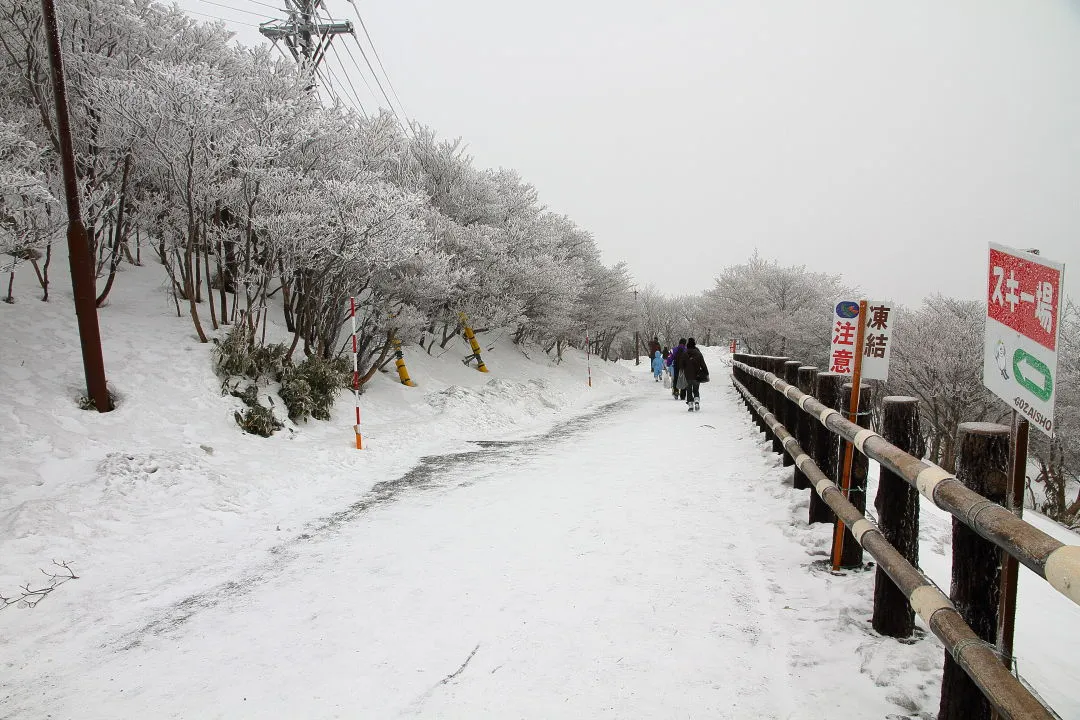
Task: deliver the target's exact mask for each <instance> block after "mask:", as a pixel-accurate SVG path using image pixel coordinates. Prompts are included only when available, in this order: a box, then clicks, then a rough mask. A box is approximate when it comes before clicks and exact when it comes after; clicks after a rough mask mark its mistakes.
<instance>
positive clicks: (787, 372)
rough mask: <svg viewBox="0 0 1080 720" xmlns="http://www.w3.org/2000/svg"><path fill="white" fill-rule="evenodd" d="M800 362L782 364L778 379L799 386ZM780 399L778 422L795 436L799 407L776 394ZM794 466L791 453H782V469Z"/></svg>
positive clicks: (784, 396)
mask: <svg viewBox="0 0 1080 720" xmlns="http://www.w3.org/2000/svg"><path fill="white" fill-rule="evenodd" d="M800 365H802V362H800V361H798V360H787V361H785V362H784V371H783V373H781V375H780V377H782V378H784V382H786V383H787V384H788V385H795V386H796V387H797V386H798V385H799V366H800ZM778 395H779V397H780V407H781V410H780V422H781V423H783V425H784V427H786V428H787V431H788V432H789V433H791V434H792V436H794V435H795V423H796V422H797V421H798V418H799V414H800V413H799V406H798V405H796V404H795V403H793V402H791V400H790V399H789V398H788V397H787V396H786V395H784V394H783V393H778ZM794 464H795V458H793V457H791V453H789V452H785V453H784V467H790V466H792V465H794Z"/></svg>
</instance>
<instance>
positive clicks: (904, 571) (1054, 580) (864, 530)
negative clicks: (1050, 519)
mask: <svg viewBox="0 0 1080 720" xmlns="http://www.w3.org/2000/svg"><path fill="white" fill-rule="evenodd" d="M733 359H734V362H733V365H732V371H733V381H734V384H735V387H736V389H738V391H739V392H740V393H741V394H742V396H743V398H744V400H745V402H746V404H747V406H748V407H749V408H750V410H751V411H752V412H753V414H754V416H755V418H754V419H755V421H756V422H757V423H758V425H759V427H762V429H763V430H764V431H765V432H766V435H767V436H768V437H769V439H771V440H772V442H773V447H774V449H775V450H776V451H777V452H782V453H784V454H785V455H786V456H787V457H788V458H789V460H790V463H789V464H793V465H795V467H796V476H795V482H796V483H798V482H799V477H800V475H801V476H802V477H804V478H805V479H806V481H808V483H809V485H810V486H811V487H812V488H813V489H814V494H812V496H811V497H812V499H813V498H814V497H817V498H819V499H820V501H821V502H822V503H823V504H824V505H825V506H827V508H828V509H830V510H831V511H832V512H835V513H836V517H838V518H839V519H840V520H841V521H842V522H843V523H844V524H845V526H846V527H847V528H849V529H850V533H851V540H852V542H853V543H856V544H858V545H859V546H861V547H862V548H864V549H865V550H866V551H867V552H869V553H870V554H871V555H872V556H873V557H874V558H875V560H877V562H878V565H879V568H880V569H881V570H882V571H884V573H885V574H886V575H887V576H888V577H889V578H890V579H891V580H892V582H893V583H895V586H896V588H897V589H898V591H899V592H900V593H902V594H903V595H904V597H906V599H907V601H908V603H909V604H910V606H911V607H912V608H913V609H914V611H915V612H916V613H918V614H919V616H920V617H921V618H923V620H924V621H925V622H926V624H927V626H928V627H929V628H930V629H931V631H932V632H934V634H935V635H936V636H937V637H938V638H939V639H941V641H942V643H943V644H944V645H945V647H946V650H947V653H948V654H947V666H948V664H949V662H948V659H949V658H951V659H952V660H953V661H955V663H956V664H957V666H958V667H959V669H961V670H963V673H964V674H966V677H967V678H970V682H971V683H974V686H975V687H976V688H977V690H978V691H979V692H980V693H981V695H982V696H983V697H985V699H986V701H987V702H989V704H990V705H992V706H993V708H994V709H995V710H996V711H997V713H998V716H999V717H1002V718H1049V717H1053V715H1052V714H1051V713H1050V712H1049V711H1048V710H1047V709H1046V708H1045V707H1044V706H1043V705H1042V704H1041V703H1040V702H1039V701H1038V700H1037V699H1035V697H1034V696H1033V695H1032V694H1031V692H1030V691H1028V690H1027V688H1025V687H1024V686H1023V684H1021V683H1020V682H1019V680H1017V679H1016V678H1015V677H1014V676H1013V675H1012V674H1011V673H1010V672H1009V670H1008V669H1007V667H1006V666H1005V664H1004V663H1003V662H1002V660H1001V658H1000V654H999V652H998V650H997V648H996V647H995V646H994V645H993V644H992V643H991V642H988V640H987V639H986V638H985V637H980V635H979V634H978V633H976V631H975V630H973V629H972V627H971V626H970V625H969V624H968V622H965V618H964V616H963V615H962V614H961V613H960V612H959V611H958V610H957V609H956V607H955V606H954V604H953V603H952V602H951V601H950V600H949V598H948V597H946V596H945V595H944V594H943V593H942V592H941V591H940V590H938V589H937V588H936V586H934V585H933V584H932V583H931V582H930V581H929V580H928V579H927V578H925V576H923V574H922V573H921V572H920V571H919V570H918V569H917V568H916V567H915V565H914V564H913V563H912V562H910V561H909V559H908V557H905V554H904V553H902V552H901V551H899V550H897V548H896V547H895V546H894V545H893V544H892V543H890V542H889V540H888V539H887V538H886V535H885V533H883V532H882V530H881V529H879V528H878V527H877V526H876V525H875V524H873V523H871V522H870V521H869V520H867V519H866V517H865V516H864V515H863V513H862V511H861V510H860V509H859V508H858V507H856V505H855V504H853V503H851V502H850V501H849V499H848V497H845V495H844V493H843V492H842V491H841V490H840V489H839V488H838V487H837V485H836V484H835V483H834V482H833V480H832V479H830V475H831V476H832V477H838V474H837V472H836V470H837V467H836V460H835V459H836V458H837V457H838V456H839V452H838V450H837V446H836V442H837V441H841V442H848V443H851V444H852V445H854V447H855V448H856V449H857V450H858V451H859V452H860V453H861V454H862V455H863V456H865V457H867V458H872V459H874V460H876V461H877V462H878V463H879V464H880V465H881V467H882V470H883V476H884V477H885V479H886V480H887V481H888V480H892V479H896V480H899V481H901V482H904V483H907V484H908V485H909V486H910V487H913V488H916V489H917V490H918V492H919V493H920V494H922V495H923V496H924V497H926V498H927V499H929V500H930V501H931V502H933V503H934V504H935V505H937V506H938V507H940V508H942V509H943V510H946V511H947V512H949V513H950V514H951V515H952V516H953V517H954V518H956V519H957V520H958V521H959V522H960V523H962V524H963V525H964V526H966V527H967V528H970V530H971V531H972V532H974V533H975V534H977V535H978V536H979V537H981V538H985V539H986V540H988V541H989V542H991V543H993V544H994V545H996V546H997V547H998V548H1001V549H1002V550H1004V551H1005V552H1007V553H1009V554H1010V555H1012V556H1013V557H1015V558H1016V559H1017V560H1019V561H1020V562H1022V563H1023V564H1024V565H1026V566H1027V567H1028V568H1030V569H1031V570H1032V571H1033V572H1035V573H1036V574H1038V575H1039V576H1041V577H1043V578H1044V579H1046V580H1047V581H1048V582H1049V583H1050V584H1051V585H1052V586H1053V587H1054V588H1055V589H1057V590H1058V591H1059V592H1061V593H1062V594H1063V595H1065V596H1066V597H1068V598H1069V599H1071V600H1072V601H1073V602H1076V603H1078V604H1080V548H1077V547H1071V546H1066V545H1064V544H1063V543H1061V542H1059V541H1057V540H1055V539H1054V538H1052V537H1050V536H1049V535H1047V534H1046V533H1044V532H1042V531H1041V530H1039V529H1038V528H1036V527H1034V526H1032V525H1030V524H1028V523H1026V522H1024V521H1023V520H1021V519H1020V518H1018V517H1016V516H1015V515H1013V514H1012V513H1011V512H1009V511H1008V510H1006V509H1005V508H1004V507H1002V506H1001V505H999V504H997V503H995V502H993V501H992V500H989V499H987V498H986V497H984V496H983V495H980V494H979V493H977V492H975V491H974V490H972V489H970V488H968V487H967V486H965V485H964V483H963V482H961V480H960V479H958V478H957V477H956V476H955V475H953V474H951V473H948V472H946V471H945V470H943V469H942V468H940V467H938V466H937V465H933V464H932V463H928V462H925V461H924V460H922V459H921V458H918V457H916V456H914V455H912V454H909V453H908V452H906V451H905V449H903V448H901V447H898V446H897V445H896V444H893V443H892V442H889V441H888V440H887V439H886V438H884V437H882V436H881V435H879V434H877V433H876V432H874V431H872V430H870V429H869V428H864V427H861V426H860V425H858V424H856V423H853V422H850V421H848V420H846V419H845V418H844V417H843V416H842V415H841V413H839V412H838V411H837V410H835V409H834V408H833V407H830V405H833V404H836V403H835V401H836V400H838V399H839V398H838V397H837V396H838V394H839V393H837V390H838V389H839V388H840V384H841V382H842V378H841V377H840V376H838V375H836V374H835V373H816V369H814V368H809V367H803V366H799V365H796V364H794V361H791V360H789V359H788V358H766V357H760V356H750V355H743V354H736V355H735V356H734V358H733ZM781 376H783V377H787V378H792V379H795V380H797V381H800V382H801V383H802V385H803V387H802V388H800V387H799V386H798V385H796V384H793V383H790V382H788V381H786V380H785V379H783V377H781ZM811 379H813V380H814V383H813V384H814V386H815V387H814V388H813V389H814V390H815V392H816V393H817V394H818V395H819V396H825V395H828V396H829V397H828V398H824V397H823V398H815V397H814V396H812V395H810V393H809V389H810V384H811ZM822 399H826V400H827V402H822ZM800 416H806V418H807V419H808V420H809V422H808V423H804V422H800V419H801V418H800ZM784 421H786V425H785V422H784ZM789 426H790V427H791V428H793V429H794V430H795V432H796V433H797V434H798V436H796V435H793V434H792V432H791V431H790V430H789ZM894 439H896V438H895V437H894ZM804 447H807V448H811V453H809V454H808V453H807V452H806V451H805V450H804V449H803V448H804ZM907 449H912V448H911V447H908V448H907ZM811 454H812V455H813V457H811ZM822 465H824V466H825V467H821V466H822ZM860 489H861V490H863V491H865V484H864V485H863V487H862V488H859V487H858V486H854V490H855V492H856V493H857V492H859V490H860ZM860 500H861V502H860V504H862V505H863V506H865V500H864V499H863V498H860ZM813 512H814V508H813V507H811V515H812V517H811V521H813V520H814V518H813ZM818 519H819V520H820V519H821V518H820V517H819V518H818ZM987 547H989V546H987ZM995 552H996V551H995ZM879 579H880V578H879ZM886 595H887V594H886ZM878 596H879V593H875V602H877V601H878ZM965 610H966V611H967V610H969V609H967V608H965ZM967 614H970V613H967ZM969 619H970V618H969ZM875 626H876V625H875ZM983 634H984V635H985V630H984V632H983ZM947 691H948V688H947V687H946V686H943V703H942V710H943V713H942V715H941V716H940V717H941V718H953V717H982V716H983V713H982V712H981V711H977V710H976V709H975V708H971V707H968V708H966V709H965V708H964V707H962V706H961V707H959V708H957V705H956V704H955V703H953V708H955V709H956V712H955V714H954V712H952V711H950V709H949V708H947V707H946V702H945V700H944V698H945V696H946V695H947V694H948V692H947ZM960 694H961V695H962V694H963V693H960ZM968 711H972V712H968Z"/></svg>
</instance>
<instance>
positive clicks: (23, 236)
mask: <svg viewBox="0 0 1080 720" xmlns="http://www.w3.org/2000/svg"><path fill="white" fill-rule="evenodd" d="M44 166H45V159H44V157H43V153H42V151H41V150H40V149H39V148H38V147H37V145H35V144H34V143H33V142H32V141H31V140H29V139H28V138H27V137H26V136H25V135H24V134H23V132H22V128H21V126H19V125H15V124H12V123H8V122H5V121H4V120H3V119H2V118H0V253H2V255H3V256H6V257H7V258H9V260H8V262H7V263H5V264H6V265H7V266H8V267H7V270H8V283H7V293H6V295H5V297H4V299H5V300H6V301H7V302H9V303H11V302H14V296H13V294H12V293H13V286H14V283H15V268H16V266H17V265H18V263H19V262H21V261H29V262H31V263H33V265H34V269H35V271H36V272H37V276H38V280H39V281H40V283H41V286H42V289H43V290H44V291H45V296H44V298H43V299H44V300H48V298H49V283H48V271H49V270H48V260H46V263H45V265H44V266H43V267H42V266H40V265H39V264H38V260H39V259H40V258H41V256H42V252H41V251H42V248H44V247H46V246H48V247H49V248H50V249H51V244H50V243H51V240H52V237H53V235H54V234H55V233H56V231H57V230H58V229H59V214H58V213H57V212H55V210H56V209H57V208H56V200H55V198H54V197H53V195H52V193H51V192H50V191H49V187H48V184H47V182H46V177H45V173H44ZM49 257H50V258H51V253H50V254H49Z"/></svg>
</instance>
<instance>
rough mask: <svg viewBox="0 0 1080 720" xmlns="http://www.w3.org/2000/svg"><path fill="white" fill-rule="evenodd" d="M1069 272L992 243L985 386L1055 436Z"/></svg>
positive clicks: (988, 276) (1058, 266) (1057, 265)
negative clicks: (1064, 287)
mask: <svg viewBox="0 0 1080 720" xmlns="http://www.w3.org/2000/svg"><path fill="white" fill-rule="evenodd" d="M1064 271H1065V266H1064V265H1062V264H1061V263H1058V262H1054V261H1053V260H1047V259H1046V258H1043V257H1040V256H1038V255H1034V254H1032V253H1029V252H1024V251H1023V250H1015V249H1013V248H1008V247H1005V246H1003V245H997V244H994V243H990V263H989V272H988V273H987V287H986V332H985V335H984V336H985V343H984V346H983V385H985V386H986V387H987V388H988V389H989V390H990V392H992V393H994V394H995V395H997V396H998V397H999V398H1001V399H1002V400H1004V401H1005V402H1006V403H1008V404H1009V405H1010V406H1011V407H1013V408H1015V409H1016V410H1017V411H1018V412H1020V413H1021V414H1023V415H1024V416H1025V417H1026V418H1027V419H1028V420H1029V421H1030V422H1031V423H1032V424H1033V425H1035V426H1036V427H1038V428H1039V429H1040V430H1042V431H1043V432H1044V433H1046V434H1047V435H1050V436H1051V437H1053V435H1054V396H1055V393H1056V388H1055V387H1054V386H1055V384H1056V382H1057V346H1058V320H1059V319H1060V318H1061V279H1062V278H1061V276H1062V275H1063V274H1064Z"/></svg>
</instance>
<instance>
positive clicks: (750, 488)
mask: <svg viewBox="0 0 1080 720" xmlns="http://www.w3.org/2000/svg"><path fill="white" fill-rule="evenodd" d="M715 376H716V377H717V378H723V377H724V375H723V373H722V372H720V371H719V368H717V372H715ZM642 390H643V393H642V395H641V396H640V397H639V398H636V399H633V400H630V401H623V402H619V403H615V404H612V405H609V406H607V407H605V408H603V409H601V410H600V411H599V412H596V413H594V414H593V415H591V416H588V417H586V418H584V419H582V420H579V421H575V422H574V423H572V424H570V425H568V426H564V427H562V428H559V429H557V430H555V431H553V432H551V433H548V434H546V435H543V436H540V437H537V438H533V439H530V440H528V441H524V442H510V443H505V444H502V443H495V444H489V445H485V446H478V451H477V452H476V453H471V454H464V455H457V456H445V457H441V458H433V459H428V460H427V461H425V463H422V464H421V465H420V466H418V467H417V468H415V469H414V470H413V471H411V472H410V473H408V474H406V475H405V476H403V477H401V478H387V481H386V482H385V483H384V484H382V485H381V486H377V487H376V488H375V489H373V490H372V492H371V493H369V494H368V495H367V496H365V497H364V498H361V499H360V500H359V501H358V502H357V503H356V504H355V505H354V506H352V507H351V508H340V509H336V510H337V512H333V513H331V514H328V516H327V518H326V520H325V521H324V522H321V523H316V524H314V525H312V526H311V527H310V528H309V529H308V530H307V531H306V532H305V533H304V534H303V535H301V536H299V537H297V538H294V539H293V540H291V541H286V542H283V543H282V544H281V545H280V546H279V547H278V548H277V549H275V550H274V551H273V552H271V553H268V554H267V556H266V559H265V562H264V563H262V564H261V565H256V566H253V567H251V568H250V571H249V572H247V573H245V574H243V575H241V576H237V577H232V578H222V579H221V584H219V585H217V586H214V587H207V588H205V589H204V590H203V591H200V592H198V593H196V594H193V595H192V596H191V597H190V598H188V599H187V600H185V601H183V602H181V603H178V604H176V605H175V606H173V607H171V608H169V609H166V610H164V611H162V612H160V613H158V614H156V615H154V616H150V617H145V618H143V619H142V620H141V621H140V622H139V623H138V624H134V625H132V626H131V627H130V628H128V629H127V630H125V631H123V632H118V633H116V634H115V635H114V636H113V637H111V638H110V639H109V640H108V641H107V642H105V643H104V644H102V646H101V647H99V648H97V649H96V650H93V651H91V652H89V653H87V655H86V657H85V658H83V659H82V660H81V661H79V663H78V665H79V667H77V668H75V667H68V668H67V669H65V670H64V671H62V674H60V675H57V674H51V673H48V672H46V674H45V675H44V676H43V677H41V678H36V679H35V684H36V683H37V682H39V681H40V682H41V683H42V684H40V685H37V687H38V688H39V689H41V690H42V691H43V697H41V700H43V701H44V702H42V704H41V705H40V710H41V713H40V715H38V717H46V716H50V717H73V716H78V717H80V718H84V719H88V718H118V717H124V718H129V717H130V718H135V717H139V718H151V717H152V718H157V717H185V718H215V717H229V718H237V717H251V718H256V717H274V718H331V717H344V718H391V717H431V718H434V717H440V718H459V717H460V718H479V717H492V718H496V717H497V718H504V717H529V718H554V717H559V718H603V717H608V718H630V717H633V718H673V717H679V718H686V717H691V718H783V719H785V720H786V719H788V718H852V717H868V718H869V717H874V718H884V717H886V716H888V715H890V714H894V713H903V712H905V710H906V711H907V712H912V711H915V710H917V709H918V710H926V709H931V708H929V707H928V706H929V705H932V704H934V700H935V698H933V697H931V696H932V695H933V694H934V692H935V690H936V688H934V687H933V683H932V682H931V683H930V687H929V688H928V691H929V695H926V694H924V693H923V692H922V691H923V690H924V689H927V688H925V685H926V684H927V683H926V682H925V680H926V678H927V673H931V674H932V673H933V671H934V670H936V669H937V666H939V664H940V659H941V655H940V651H939V649H938V647H936V646H934V644H933V643H932V642H931V641H929V640H927V641H924V642H921V643H918V644H917V645H915V646H909V645H901V644H898V643H895V642H893V641H890V640H883V639H880V638H876V637H873V635H872V633H871V632H870V630H869V626H868V623H867V622H866V615H865V612H866V606H867V597H866V593H865V589H863V590H855V585H854V584H853V583H855V582H856V579H855V578H854V577H851V576H849V577H846V578H838V577H834V576H831V575H829V574H828V573H825V572H823V571H821V570H820V569H819V568H818V567H817V566H816V565H815V561H817V560H820V559H821V558H822V557H823V556H824V550H823V549H822V548H823V547H824V544H825V541H826V540H825V531H824V530H823V529H820V528H814V529H809V528H806V527H805V524H804V523H803V522H802V521H801V520H799V519H798V518H801V517H803V516H804V511H803V509H802V508H803V507H804V505H805V493H802V494H801V495H800V494H796V493H794V491H791V490H790V489H789V488H787V487H786V483H785V482H784V480H783V479H782V478H783V477H786V473H780V472H779V471H778V470H770V468H774V467H775V466H776V464H777V463H778V461H777V459H776V458H775V456H773V455H771V454H770V453H768V452H767V450H766V449H765V445H764V444H763V443H761V442H758V441H756V439H755V438H760V437H761V436H760V435H756V433H755V431H754V429H753V427H752V426H751V425H750V423H749V421H748V419H747V418H746V416H745V414H744V413H742V412H741V410H740V409H739V408H737V405H736V403H735V400H734V398H733V396H732V394H731V392H732V391H731V390H730V388H729V387H728V386H727V385H726V383H723V382H716V383H713V384H711V385H707V386H704V391H703V396H704V398H703V399H704V403H703V408H702V411H701V412H699V413H687V412H686V411H685V406H684V405H683V404H682V403H677V402H673V401H672V400H671V397H670V395H669V394H668V393H667V392H666V391H663V390H662V389H661V388H659V387H658V386H651V384H650V385H648V386H643V387H642ZM718 395H722V397H718ZM800 497H801V498H802V500H801V501H800V500H799V498H800ZM861 585H862V586H865V585H866V583H864V582H863V583H861ZM68 660H69V663H68V665H70V660H71V658H68ZM841 679H843V680H842V682H843V684H844V685H845V687H846V688H847V690H846V691H845V692H843V693H840V694H838V695H837V694H832V693H829V691H828V685H830V684H833V683H837V682H840V681H841ZM885 683H888V684H890V685H892V687H884V686H883V685H884V684H885ZM905 687H906V689H905ZM19 691H20V692H19V694H20V695H24V698H25V693H31V692H33V691H32V690H31V688H30V687H26V686H23V687H21V688H19ZM46 697H47V698H48V699H47V700H46ZM24 708H25V706H24ZM933 709H936V708H933ZM913 714H914V713H913Z"/></svg>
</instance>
